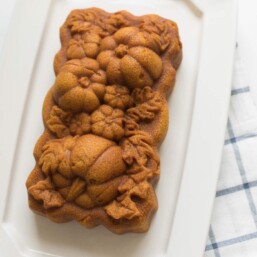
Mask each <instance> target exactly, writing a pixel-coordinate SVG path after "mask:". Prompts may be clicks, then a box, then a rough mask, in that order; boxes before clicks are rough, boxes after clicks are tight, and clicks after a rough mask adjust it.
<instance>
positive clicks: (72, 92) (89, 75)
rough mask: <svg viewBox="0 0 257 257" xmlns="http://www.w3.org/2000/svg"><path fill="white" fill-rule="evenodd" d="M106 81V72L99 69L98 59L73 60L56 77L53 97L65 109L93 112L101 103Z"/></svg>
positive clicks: (75, 111)
mask: <svg viewBox="0 0 257 257" xmlns="http://www.w3.org/2000/svg"><path fill="white" fill-rule="evenodd" d="M105 82H106V77H105V72H104V71H102V70H100V69H99V64H98V63H97V61H95V60H93V59H89V58H83V59H82V60H71V61H68V62H67V63H66V64H65V65H64V66H63V67H62V69H61V70H60V73H59V74H58V75H57V77H56V80H55V83H54V86H53V97H54V99H55V101H56V102H57V104H58V105H59V106H60V107H61V108H62V109H63V110H66V111H71V112H73V113H78V112H87V113H91V112H92V111H94V110H95V109H96V108H97V107H98V106H100V104H101V101H102V99H103V97H104V93H105V85H104V84H105Z"/></svg>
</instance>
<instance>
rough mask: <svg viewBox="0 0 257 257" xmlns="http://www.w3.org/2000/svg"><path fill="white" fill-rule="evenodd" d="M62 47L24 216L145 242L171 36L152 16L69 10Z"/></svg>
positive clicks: (177, 51) (175, 45)
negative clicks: (136, 235) (141, 236)
mask: <svg viewBox="0 0 257 257" xmlns="http://www.w3.org/2000/svg"><path fill="white" fill-rule="evenodd" d="M61 42H62V48H61V50H60V51H59V52H58V53H57V55H56V57H55V62H54V67H55V72H56V79H55V82H54V84H53V86H52V88H51V90H50V91H49V93H48V95H47V97H46V99H45V103H44V108H43V117H44V124H45V132H44V134H43V135H42V137H41V138H40V139H39V141H38V142H37V144H36V147H35V151H34V155H35V158H36V166H35V168H34V169H33V171H32V172H31V174H30V176H29V178H28V180H27V188H28V194H29V205H30V208H31V209H32V210H34V211H35V212H37V213H40V214H42V215H45V216H47V217H48V218H50V219H51V220H53V221H56V222H66V221H69V220H71V219H76V220H77V221H78V222H80V223H81V224H82V225H85V226H86V227H89V228H91V227H94V226H97V225H99V224H103V225H104V226H106V227H107V228H108V229H110V230H111V231H112V232H115V233H125V232H144V231H146V230H147V229H148V227H149V225H150V221H151V218H152V216H153V214H154V212H155V211H156V209H157V199H156V196H155V193H154V189H153V183H154V182H155V181H157V180H158V178H159V174H160V159H159V155H158V151H157V147H158V146H159V144H160V142H161V140H162V139H163V138H164V136H165V133H166V124H167V123H168V121H167V119H168V112H167V102H166V97H167V96H168V94H169V92H170V91H171V89H172V87H173V84H168V83H167V81H174V79H173V78H168V76H170V74H174V76H175V69H177V68H178V66H179V64H180V61H181V43H180V41H179V36H178V30H177V26H176V24H175V23H174V22H172V21H169V20H166V19H163V18H161V17H159V16H156V15H146V16H142V17H136V16H133V15H131V14H130V13H128V12H125V11H122V12H117V13H115V14H109V13H106V12H104V11H102V10H100V9H97V8H91V9H85V10H75V11H72V12H71V14H70V15H69V16H68V18H67V20H66V22H65V23H64V25H63V26H62V28H61ZM170 70H171V71H172V72H167V71H170ZM159 88H161V90H159Z"/></svg>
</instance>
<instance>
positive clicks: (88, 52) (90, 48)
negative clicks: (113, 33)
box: [67, 33, 101, 59]
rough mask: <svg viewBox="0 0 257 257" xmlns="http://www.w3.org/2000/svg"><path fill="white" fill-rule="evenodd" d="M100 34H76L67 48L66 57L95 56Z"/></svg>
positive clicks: (97, 50)
mask: <svg viewBox="0 0 257 257" xmlns="http://www.w3.org/2000/svg"><path fill="white" fill-rule="evenodd" d="M100 40H101V38H100V36H99V35H98V34H96V33H84V34H82V35H80V34H76V35H75V36H74V37H73V38H72V39H71V40H70V41H69V46H68V49H67V58H68V59H81V58H84V57H89V58H95V57H96V56H97V54H98V52H99V44H100Z"/></svg>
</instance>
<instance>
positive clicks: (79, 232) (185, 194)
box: [0, 0, 236, 257]
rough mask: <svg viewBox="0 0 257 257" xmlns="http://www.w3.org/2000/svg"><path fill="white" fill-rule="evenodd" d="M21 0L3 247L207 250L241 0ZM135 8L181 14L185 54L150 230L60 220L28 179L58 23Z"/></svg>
mask: <svg viewBox="0 0 257 257" xmlns="http://www.w3.org/2000/svg"><path fill="white" fill-rule="evenodd" d="M199 2H202V3H198V2H196V1H194V2H192V1H189V0H187V1H186V0H185V1H182V0H181V1H178V0H176V1H175V0H147V1H144V2H143V1H138V0H130V1H126V2H125V1H121V0H109V1H106V0H94V1H90V0H85V1H79V0H77V1H76V0H66V1H65V0H52V1H51V0H44V1H42V0H19V1H18V2H17V6H16V8H15V12H14V16H13V20H12V23H11V24H10V29H9V33H8V36H7V40H6V44H5V48H4V54H3V59H2V60H1V67H0V68H1V69H0V117H1V119H0V185H1V187H0V190H1V192H0V222H1V223H0V256H1V257H2V256H3V257H19V256H26V257H46V256H59V257H82V256H83V257H89V256H90V257H118V256H119V257H120V256H123V257H164V256H165V257H166V256H167V257H186V256H190V257H202V255H203V251H204V247H205V241H206V237H207V233H208V228H209V222H210V216H211V211H212V205H213V201H214V196H215V188H216V182H217V178H218V173H219V165H220V160H221V153H222V146H223V139H224V132H225V127H226V119H227V111H228V104H229V97H230V86H231V77H232V66H233V65H232V64H233V54H234V46H235V31H236V0H222V1H218V0H208V1H206V0H205V1H199ZM92 6H96V7H100V8H103V9H105V10H106V11H110V12H114V11H118V10H121V9H126V10H128V11H130V12H132V13H134V14H136V15H142V14H147V13H156V14H159V15H161V16H163V17H165V18H169V19H172V20H174V21H176V22H177V23H178V26H179V29H180V35H181V39H182V42H183V46H184V48H183V55H184V59H183V62H182V65H181V67H180V69H179V71H178V74H177V83H176V87H175V90H174V92H173V95H172V97H171V98H170V101H169V107H170V127H169V131H168V134H167V136H166V139H165V141H164V143H163V144H162V147H161V152H160V154H161V179H160V181H159V183H158V185H157V188H156V192H157V197H158V199H159V210H158V212H157V213H156V215H155V217H154V219H153V221H152V224H151V228H150V230H149V231H148V232H147V233H145V234H126V235H122V236H117V235H114V234H112V233H110V232H109V231H107V230H106V229H105V228H103V227H97V228H95V229H93V230H86V229H84V228H83V227H81V226H80V225H78V224H77V223H75V222H70V223H66V224H62V225H59V224H55V223H52V222H50V221H48V220H47V219H45V218H43V217H39V216H37V215H35V214H33V213H32V212H31V211H30V210H29V208H28V205H27V192H26V188H25V181H26V178H27V176H28V174H29V173H30V171H31V170H32V168H33V166H34V159H33V156H32V152H33V148H34V145H35V142H36V140H37V139H38V137H39V136H40V134H41V133H42V131H43V122H42V118H41V109H42V103H43V99H44V97H45V95H46V92H47V90H48V89H49V87H50V86H51V84H52V83H53V81H54V72H53V67H52V66H53V65H52V63H53V58H54V55H55V53H57V51H58V50H59V48H60V43H59V27H60V26H61V24H62V23H63V22H64V20H65V18H66V16H67V15H68V13H69V12H70V10H72V9H76V8H87V7H92Z"/></svg>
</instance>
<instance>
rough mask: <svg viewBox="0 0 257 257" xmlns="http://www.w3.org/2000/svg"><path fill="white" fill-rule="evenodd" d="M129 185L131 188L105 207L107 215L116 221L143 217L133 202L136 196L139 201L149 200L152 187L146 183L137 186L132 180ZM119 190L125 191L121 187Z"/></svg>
mask: <svg viewBox="0 0 257 257" xmlns="http://www.w3.org/2000/svg"><path fill="white" fill-rule="evenodd" d="M129 183H130V186H131V188H130V189H129V190H127V191H125V192H124V193H123V194H122V195H121V196H119V197H118V198H117V200H114V201H113V202H111V203H110V204H109V205H107V206H106V207H105V210H106V212H107V214H108V215H109V216H111V217H112V218H114V219H116V220H119V219H122V218H125V219H128V220H131V219H133V218H135V217H140V216H142V213H141V212H140V210H139V209H138V207H137V204H136V202H135V201H133V197H135V196H136V198H137V199H138V200H139V201H144V200H145V199H146V198H147V195H148V191H149V188H150V185H149V183H148V182H146V181H143V182H141V183H139V184H135V183H133V181H132V182H131V180H130V181H129ZM119 190H121V191H123V190H124V189H123V188H122V187H121V188H119Z"/></svg>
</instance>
